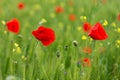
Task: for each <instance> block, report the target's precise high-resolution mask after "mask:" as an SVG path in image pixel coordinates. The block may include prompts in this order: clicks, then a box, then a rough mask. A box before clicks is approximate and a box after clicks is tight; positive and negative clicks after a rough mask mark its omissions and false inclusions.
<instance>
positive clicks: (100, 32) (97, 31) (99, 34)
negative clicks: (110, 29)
mask: <svg viewBox="0 0 120 80" xmlns="http://www.w3.org/2000/svg"><path fill="white" fill-rule="evenodd" d="M88 36H90V37H91V38H93V39H94V40H105V39H107V38H108V35H107V33H106V32H105V30H104V28H103V26H102V25H101V24H100V23H99V22H98V23H96V25H95V26H94V27H93V28H91V30H90V32H89V33H88Z"/></svg>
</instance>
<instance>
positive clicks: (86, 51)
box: [83, 47, 92, 54]
mask: <svg viewBox="0 0 120 80" xmlns="http://www.w3.org/2000/svg"><path fill="white" fill-rule="evenodd" d="M83 52H84V53H87V54H91V53H92V49H91V48H90V47H84V48H83Z"/></svg>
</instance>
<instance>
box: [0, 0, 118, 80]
mask: <svg viewBox="0 0 120 80" xmlns="http://www.w3.org/2000/svg"><path fill="white" fill-rule="evenodd" d="M105 1H106V2H105ZM19 2H23V3H24V8H23V9H19V8H18V3H19ZM56 6H61V7H62V8H63V12H62V13H56V11H55V8H56ZM70 14H74V15H75V16H76V18H75V20H74V21H71V20H70V19H69V15H70ZM119 14H120V0H0V80H120V18H119V19H118V15H119ZM13 18H17V19H18V20H19V22H20V32H19V33H18V34H14V33H12V32H10V31H9V30H8V29H7V27H6V22H7V21H10V20H12V19H13ZM86 21H87V22H89V23H90V24H91V25H92V26H94V25H95V24H96V23H97V22H100V23H101V24H103V26H104V29H105V31H106V33H107V34H108V39H106V40H93V39H91V38H90V37H89V36H88V35H87V33H86V32H84V31H83V23H84V22H86ZM39 23H42V24H39ZM40 25H44V26H45V27H48V28H51V29H53V30H54V32H55V37H56V39H55V41H54V42H53V43H52V44H51V45H49V46H44V45H43V44H42V43H41V41H39V40H37V39H36V38H35V37H34V36H33V35H32V31H33V30H36V29H37V28H38V27H39V26H40ZM74 42H76V46H75V45H74ZM85 47H89V48H90V49H91V52H90V53H87V52H85V50H84V48H85ZM84 58H88V59H89V60H90V65H84Z"/></svg>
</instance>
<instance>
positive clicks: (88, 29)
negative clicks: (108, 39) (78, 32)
mask: <svg viewBox="0 0 120 80" xmlns="http://www.w3.org/2000/svg"><path fill="white" fill-rule="evenodd" d="M90 29H91V25H90V24H89V23H88V22H84V24H83V30H84V32H89V31H90Z"/></svg>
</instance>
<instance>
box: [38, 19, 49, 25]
mask: <svg viewBox="0 0 120 80" xmlns="http://www.w3.org/2000/svg"><path fill="white" fill-rule="evenodd" d="M46 22H47V20H46V19H44V18H43V19H42V20H41V21H40V22H39V24H42V23H46Z"/></svg>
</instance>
